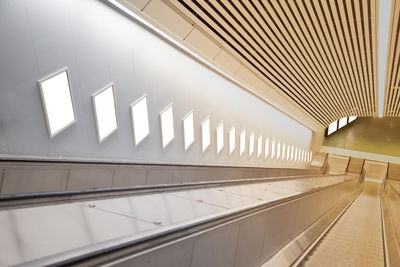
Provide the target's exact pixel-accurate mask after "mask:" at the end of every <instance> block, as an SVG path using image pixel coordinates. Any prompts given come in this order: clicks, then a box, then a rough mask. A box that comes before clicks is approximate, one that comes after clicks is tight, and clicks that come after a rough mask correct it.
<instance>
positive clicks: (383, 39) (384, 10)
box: [378, 0, 392, 118]
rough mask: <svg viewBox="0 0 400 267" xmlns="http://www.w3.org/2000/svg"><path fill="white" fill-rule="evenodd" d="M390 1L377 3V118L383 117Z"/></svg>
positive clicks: (383, 0) (382, 0)
mask: <svg viewBox="0 0 400 267" xmlns="http://www.w3.org/2000/svg"><path fill="white" fill-rule="evenodd" d="M391 6H392V0H380V1H379V72H378V82H379V84H378V88H379V91H378V117H379V118H382V117H383V107H384V100H385V80H386V64H387V50H388V43H389V27H390V13H391Z"/></svg>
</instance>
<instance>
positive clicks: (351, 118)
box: [349, 116, 357, 123]
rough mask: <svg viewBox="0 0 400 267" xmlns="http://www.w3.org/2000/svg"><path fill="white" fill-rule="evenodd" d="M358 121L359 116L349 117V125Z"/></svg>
mask: <svg viewBox="0 0 400 267" xmlns="http://www.w3.org/2000/svg"><path fill="white" fill-rule="evenodd" d="M356 119H357V116H350V117H349V123H350V122H352V121H354V120H356Z"/></svg>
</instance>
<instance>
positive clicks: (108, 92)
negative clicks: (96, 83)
mask: <svg viewBox="0 0 400 267" xmlns="http://www.w3.org/2000/svg"><path fill="white" fill-rule="evenodd" d="M92 101H93V109H94V115H95V119H96V126H97V137H98V140H99V142H102V141H103V140H104V139H105V138H107V137H108V136H110V135H111V134H112V133H113V132H114V131H116V130H117V128H118V124H117V113H116V107H115V98H114V87H113V85H109V86H107V87H105V88H104V89H101V90H100V91H98V92H97V93H95V94H94V95H92Z"/></svg>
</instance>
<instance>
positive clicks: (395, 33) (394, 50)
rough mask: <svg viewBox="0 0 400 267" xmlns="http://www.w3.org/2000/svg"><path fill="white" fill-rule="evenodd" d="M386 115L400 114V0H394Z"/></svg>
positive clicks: (387, 77) (389, 47) (387, 73)
mask: <svg viewBox="0 0 400 267" xmlns="http://www.w3.org/2000/svg"><path fill="white" fill-rule="evenodd" d="M390 25H391V28H390V35H389V46H388V64H387V69H386V88H385V92H386V95H385V101H384V103H385V105H384V112H383V115H384V116H400V91H399V90H400V64H399V57H400V43H399V34H400V33H399V31H400V1H392V15H391V21H390Z"/></svg>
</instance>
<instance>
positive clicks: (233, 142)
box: [229, 127, 236, 155]
mask: <svg viewBox="0 0 400 267" xmlns="http://www.w3.org/2000/svg"><path fill="white" fill-rule="evenodd" d="M235 146H236V129H235V127H233V128H232V129H231V130H230V131H229V155H231V154H232V153H233V151H234V150H235Z"/></svg>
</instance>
